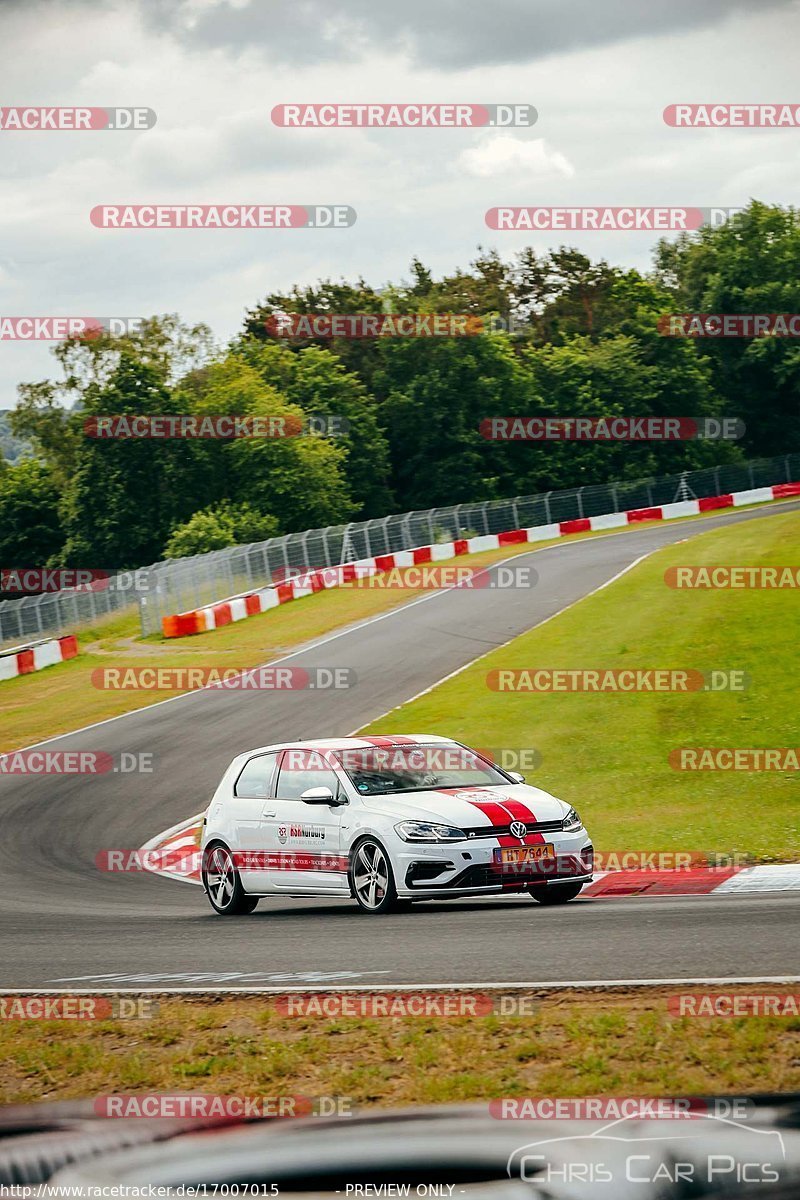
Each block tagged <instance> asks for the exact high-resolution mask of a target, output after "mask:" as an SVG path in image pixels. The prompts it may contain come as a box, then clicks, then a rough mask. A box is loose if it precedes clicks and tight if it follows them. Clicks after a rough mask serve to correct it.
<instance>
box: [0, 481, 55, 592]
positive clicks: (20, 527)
mask: <svg viewBox="0 0 800 1200" xmlns="http://www.w3.org/2000/svg"><path fill="white" fill-rule="evenodd" d="M59 500H60V494H59V489H58V484H57V482H56V480H55V479H54V477H53V474H52V472H51V471H50V470H49V469H48V468H47V466H46V465H45V464H44V463H42V462H39V461H37V460H36V459H32V458H24V459H22V460H21V461H20V462H18V463H16V464H15V465H14V466H9V467H7V468H6V470H4V471H2V472H0V566H1V567H3V568H4V569H14V568H17V567H34V568H36V567H46V566H56V565H58V564H59V563H60V562H61V561H63V560H62V556H61V550H62V547H63V545H64V531H63V529H62V527H61V521H60V520H59V513H58V508H59Z"/></svg>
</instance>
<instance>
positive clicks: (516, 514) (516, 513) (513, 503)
mask: <svg viewBox="0 0 800 1200" xmlns="http://www.w3.org/2000/svg"><path fill="white" fill-rule="evenodd" d="M511 512H512V515H513V517H514V528H515V529H519V508H518V507H517V501H516V497H515V498H514V499H513V500H512V501H511Z"/></svg>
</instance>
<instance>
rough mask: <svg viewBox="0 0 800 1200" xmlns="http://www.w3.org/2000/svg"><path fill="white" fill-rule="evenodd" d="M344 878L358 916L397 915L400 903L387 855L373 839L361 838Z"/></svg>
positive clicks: (353, 851)
mask: <svg viewBox="0 0 800 1200" xmlns="http://www.w3.org/2000/svg"><path fill="white" fill-rule="evenodd" d="M348 878H349V881H350V891H351V892H352V895H353V899H354V900H355V901H356V903H357V904H358V906H359V908H360V909H361V910H362V912H367V913H369V914H370V915H371V916H380V915H383V914H384V913H390V912H396V911H397V908H398V907H399V905H400V903H401V902H400V901H398V899H397V888H396V887H395V885H394V875H393V873H392V865H391V863H390V862H389V855H388V854H387V853H386V851H385V850H384V848H383V846H382V845H381V844H380V842H379V841H377V840H376V839H375V838H371V837H367V838H362V839H361V841H360V842H357V843H356V845H355V846H354V847H353V850H352V852H351V855H350V869H349V871H348Z"/></svg>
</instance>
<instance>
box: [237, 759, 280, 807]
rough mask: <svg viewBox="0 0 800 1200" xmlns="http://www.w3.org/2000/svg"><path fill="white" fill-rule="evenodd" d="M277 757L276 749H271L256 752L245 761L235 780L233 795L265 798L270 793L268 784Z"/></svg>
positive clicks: (273, 771)
mask: <svg viewBox="0 0 800 1200" xmlns="http://www.w3.org/2000/svg"><path fill="white" fill-rule="evenodd" d="M277 759H278V754H277V751H273V752H272V753H271V754H257V755H256V756H255V757H254V758H251V759H250V760H249V762H246V763H245V765H244V767H243V768H242V771H241V774H240V775H239V778H238V779H237V780H236V786H235V788H234V789H233V791H234V795H235V796H244V797H249V798H250V799H254V800H264V799H266V798H267V797H268V796H269V795H270V794H271V793H270V784H271V783H272V776H273V775H274V773H275V763H276V762H277Z"/></svg>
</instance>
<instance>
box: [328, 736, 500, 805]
mask: <svg viewBox="0 0 800 1200" xmlns="http://www.w3.org/2000/svg"><path fill="white" fill-rule="evenodd" d="M336 757H337V758H338V760H339V762H340V763H341V765H342V767H343V768H344V770H345V771H346V772H347V775H348V776H349V778H350V779H351V780H352V782H353V785H354V786H355V789H356V791H357V792H360V793H361V795H362V796H389V795H392V794H394V793H395V792H420V791H426V790H427V789H428V788H459V787H469V788H475V787H493V786H496V785H497V784H508V782H509V780H508V776H507V775H504V774H503V773H502V772H501V771H499V770H497V768H496V767H493V766H492V765H491V764H490V763H488V762H486V761H485V760H484V759H482V758H480V757H479V756H478V755H477V754H476V753H475V752H474V751H473V750H468V749H467V748H466V747H464V746H456V745H441V744H439V745H436V744H431V745H422V744H420V745H415V746H368V747H363V748H361V747H360V748H358V749H352V750H339V751H337V754H336Z"/></svg>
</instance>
